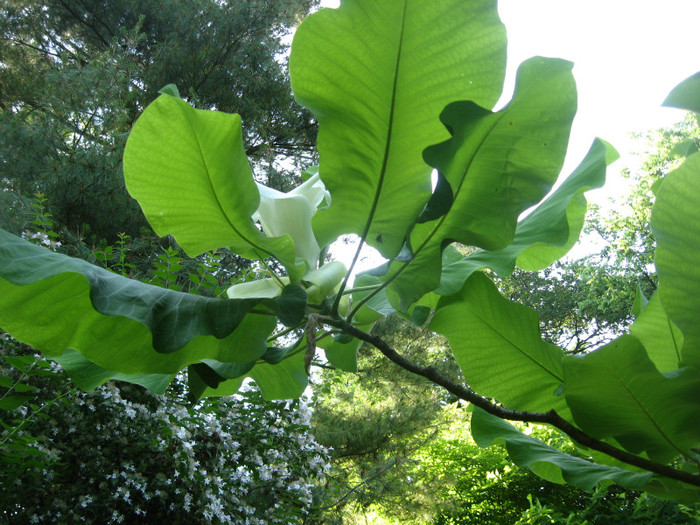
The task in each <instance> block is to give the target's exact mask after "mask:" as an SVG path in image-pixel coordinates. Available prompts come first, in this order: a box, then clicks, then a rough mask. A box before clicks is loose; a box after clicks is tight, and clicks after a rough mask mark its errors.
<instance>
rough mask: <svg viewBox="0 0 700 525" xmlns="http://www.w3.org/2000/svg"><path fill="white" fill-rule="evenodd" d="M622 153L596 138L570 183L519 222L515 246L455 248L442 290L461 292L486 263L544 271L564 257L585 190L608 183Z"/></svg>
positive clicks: (501, 269) (575, 233)
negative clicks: (464, 251) (609, 169)
mask: <svg viewBox="0 0 700 525" xmlns="http://www.w3.org/2000/svg"><path fill="white" fill-rule="evenodd" d="M617 156H618V155H617V152H616V151H615V150H614V149H613V148H612V147H611V146H610V145H609V144H607V143H606V142H604V141H602V140H600V139H596V140H595V142H594V143H593V145H592V146H591V149H590V150H589V152H588V154H587V155H586V157H585V158H584V159H583V161H582V162H581V164H579V166H578V167H577V168H576V170H574V172H573V173H572V174H571V175H569V177H568V178H567V179H566V180H565V181H564V183H563V184H562V185H561V186H559V187H558V188H557V189H556V190H555V191H554V192H553V193H552V194H551V195H550V196H549V197H547V198H546V199H545V200H544V201H543V202H542V204H540V205H539V206H537V208H535V209H534V210H533V211H532V212H531V213H529V214H528V215H527V217H525V218H524V219H523V220H521V221H520V222H519V223H518V226H517V228H516V230H515V238H514V239H513V242H512V243H511V244H510V246H508V247H507V248H504V249H503V250H498V251H495V252H490V251H486V250H476V251H474V252H473V253H470V254H469V255H467V256H465V257H459V258H458V257H455V255H454V252H452V254H451V255H450V259H449V260H447V261H443V273H442V276H441V282H440V288H438V289H437V292H438V293H440V294H442V295H450V294H452V293H456V292H457V291H459V289H460V288H461V286H462V284H463V283H464V281H465V280H466V279H467V278H468V277H469V276H470V275H471V274H472V273H473V272H475V271H477V270H480V269H482V268H492V269H493V270H495V271H496V273H498V274H499V275H500V276H507V275H510V274H511V273H512V272H513V269H514V268H515V266H516V264H517V265H518V266H520V267H521V268H523V269H525V270H541V269H543V268H546V267H547V266H549V265H550V264H552V263H553V262H554V261H556V260H557V259H559V258H560V257H563V256H564V255H565V254H566V253H567V252H568V251H569V250H570V249H571V248H572V247H573V246H574V244H575V243H576V241H577V240H578V237H579V235H580V233H581V228H582V226H583V221H584V219H585V215H586V206H587V203H586V198H585V197H584V193H585V192H586V191H589V190H591V189H593V188H598V187H600V186H602V185H603V183H604V182H605V169H606V166H607V165H608V164H610V163H611V162H613V161H614V160H615V159H616V158H617Z"/></svg>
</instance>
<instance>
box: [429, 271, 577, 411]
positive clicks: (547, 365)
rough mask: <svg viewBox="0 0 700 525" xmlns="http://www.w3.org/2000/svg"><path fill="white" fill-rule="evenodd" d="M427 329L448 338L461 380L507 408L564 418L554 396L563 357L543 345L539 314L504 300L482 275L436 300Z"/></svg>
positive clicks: (562, 406)
mask: <svg viewBox="0 0 700 525" xmlns="http://www.w3.org/2000/svg"><path fill="white" fill-rule="evenodd" d="M430 328H431V329H432V330H435V331H436V332H438V333H440V334H442V335H444V336H445V337H447V340H448V341H449V343H450V348H451V349H452V352H453V353H454V356H455V359H456V360H457V364H459V367H460V368H461V369H462V373H463V374H464V379H465V380H466V382H467V383H468V384H469V385H470V386H471V387H472V388H473V389H474V390H476V391H477V392H479V393H480V394H482V395H484V396H487V397H494V398H496V399H498V401H499V402H501V403H503V404H504V405H505V406H507V407H508V408H510V409H514V410H531V411H537V412H547V411H548V410H551V409H556V410H557V411H558V412H559V413H560V414H562V415H563V413H564V412H566V405H565V403H564V400H563V398H562V397H561V396H555V392H556V391H557V390H558V389H559V388H560V386H561V384H562V383H563V382H564V373H563V370H562V364H561V359H562V355H563V352H562V351H561V349H559V348H558V347H556V346H554V345H553V344H551V343H547V342H545V341H543V340H542V336H541V335H540V330H539V322H538V317H537V313H536V312H535V311H534V310H532V309H531V308H527V307H525V306H522V305H520V304H518V303H515V302H511V301H508V300H506V299H505V298H503V297H502V296H501V294H500V293H499V292H498V290H497V288H496V286H495V285H494V284H493V283H492V282H491V280H490V279H489V278H488V277H486V276H485V275H484V274H483V273H481V272H478V273H476V274H474V275H472V276H471V277H470V278H469V280H468V281H467V282H466V283H465V285H464V288H463V289H462V291H461V292H460V293H459V294H457V295H453V296H450V297H445V298H443V299H442V300H441V301H440V304H439V305H438V310H437V311H436V312H435V315H434V317H433V319H432V321H431V322H430Z"/></svg>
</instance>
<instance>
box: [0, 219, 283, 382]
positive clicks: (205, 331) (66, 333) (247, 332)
mask: <svg viewBox="0 0 700 525" xmlns="http://www.w3.org/2000/svg"><path fill="white" fill-rule="evenodd" d="M0 297H2V301H0V327H2V329H3V330H5V331H7V332H8V333H10V334H12V335H13V336H14V337H16V338H17V339H19V340H21V341H23V342H25V343H27V344H30V345H32V346H33V347H35V348H37V349H39V350H41V351H42V352H44V353H46V354H47V355H50V356H60V355H61V354H63V352H64V351H65V350H66V349H69V348H72V349H75V350H77V351H79V352H80V353H81V354H83V355H84V356H85V358H86V359H87V360H89V361H91V362H92V363H94V364H96V365H98V366H99V367H101V368H102V369H105V370H109V371H112V372H115V373H121V374H175V373H177V372H178V371H179V370H181V369H182V368H184V367H185V366H187V365H189V364H192V363H197V362H199V361H201V360H202V359H216V360H218V361H222V362H229V361H232V362H248V361H251V360H254V359H257V358H258V357H259V356H261V355H262V354H264V352H265V351H266V348H267V345H266V337H267V336H268V335H269V334H270V332H271V331H272V330H273V329H274V327H275V317H274V315H263V314H264V312H262V313H261V314H260V315H259V314H253V313H249V312H250V310H251V309H252V308H253V307H256V305H258V303H259V302H260V301H259V300H250V299H245V300H233V299H229V300H223V299H210V298H205V297H199V296H195V295H191V294H186V293H180V292H175V291H173V290H166V289H163V288H159V287H157V286H151V285H148V284H144V283H141V282H138V281H134V280H131V279H127V278H125V277H121V276H119V275H116V274H113V273H111V272H109V271H107V270H103V269H101V268H97V267H95V266H93V265H91V264H89V263H87V262H85V261H82V260H79V259H72V258H70V257H66V256H64V255H61V254H57V253H53V252H51V251H49V250H46V249H43V248H40V247H38V246H35V245H33V244H31V243H28V242H27V241H24V240H22V239H20V238H18V237H15V236H14V235H11V234H9V233H7V232H4V231H2V230H0ZM261 307H262V306H261ZM98 372H99V373H100V374H101V373H103V371H98Z"/></svg>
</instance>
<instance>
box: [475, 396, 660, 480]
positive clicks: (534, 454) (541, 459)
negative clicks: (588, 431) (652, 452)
mask: <svg viewBox="0 0 700 525" xmlns="http://www.w3.org/2000/svg"><path fill="white" fill-rule="evenodd" d="M472 436H473V437H474V441H475V442H476V443H477V445H479V446H480V447H484V448H486V447H489V446H491V445H493V444H505V446H506V449H507V450H508V455H509V456H510V458H511V459H512V460H513V462H514V463H515V464H516V465H518V466H520V467H528V468H530V469H531V470H532V471H533V472H534V473H535V474H537V475H538V476H540V477H542V478H544V479H546V480H547V481H551V482H552V483H569V484H571V485H574V486H575V487H579V488H581V489H584V490H591V489H593V488H594V487H595V486H596V485H598V484H601V483H602V484H604V486H605V485H607V484H609V483H610V482H614V483H617V484H618V485H621V486H623V487H627V488H631V489H641V488H643V487H644V485H645V484H646V483H648V482H649V480H650V479H651V477H652V475H651V473H649V472H630V471H628V470H623V469H621V468H618V467H609V466H606V465H598V464H595V463H591V462H590V461H586V460H585V459H583V458H578V457H575V456H572V455H570V454H565V453H563V452H561V451H559V450H557V449H555V448H552V447H550V446H549V445H545V444H544V443H542V442H541V441H539V440H537V439H534V438H531V437H529V436H526V435H525V434H523V433H522V432H520V431H519V430H518V429H516V428H515V427H514V426H513V425H511V424H510V423H508V422H506V421H503V420H502V419H500V418H498V417H496V416H492V415H491V414H489V413H487V412H485V411H483V410H481V409H480V408H474V412H473V414H472Z"/></svg>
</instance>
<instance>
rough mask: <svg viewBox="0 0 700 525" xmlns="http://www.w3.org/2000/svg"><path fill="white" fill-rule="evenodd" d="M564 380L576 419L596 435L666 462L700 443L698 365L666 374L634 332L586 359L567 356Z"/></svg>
mask: <svg viewBox="0 0 700 525" xmlns="http://www.w3.org/2000/svg"><path fill="white" fill-rule="evenodd" d="M564 379H565V381H564V395H565V397H566V402H567V404H568V405H569V408H570V409H571V413H572V415H573V418H574V421H575V422H576V424H577V425H578V426H579V427H580V428H581V430H583V431H584V432H586V433H588V434H589V435H591V436H593V437H595V438H598V439H605V438H613V439H615V440H617V441H618V442H619V443H620V445H622V446H623V447H625V448H626V449H627V450H629V451H630V452H632V453H634V454H642V453H644V452H646V453H647V454H648V456H649V458H650V459H651V460H652V461H658V462H662V463H666V462H668V461H671V460H672V459H673V458H675V457H676V456H681V455H687V453H688V451H689V450H690V449H691V448H692V447H696V446H698V444H700V426H699V425H698V424H697V422H698V421H700V405H698V403H697V399H698V398H700V374H698V371H697V369H694V368H684V369H681V370H675V371H673V372H670V373H668V374H665V375H662V374H661V373H660V372H659V371H658V370H657V369H656V367H655V366H654V363H653V362H652V361H651V360H650V359H649V357H648V356H647V353H646V352H645V350H644V347H642V345H641V344H640V343H639V341H638V340H637V339H636V338H634V337H632V336H630V335H625V336H622V337H621V338H619V339H617V340H615V341H613V342H612V343H610V344H608V345H606V346H604V347H603V348H600V349H598V350H595V351H594V352H591V353H590V354H587V355H585V356H584V357H566V358H565V359H564Z"/></svg>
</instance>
